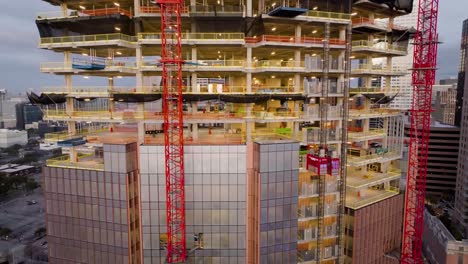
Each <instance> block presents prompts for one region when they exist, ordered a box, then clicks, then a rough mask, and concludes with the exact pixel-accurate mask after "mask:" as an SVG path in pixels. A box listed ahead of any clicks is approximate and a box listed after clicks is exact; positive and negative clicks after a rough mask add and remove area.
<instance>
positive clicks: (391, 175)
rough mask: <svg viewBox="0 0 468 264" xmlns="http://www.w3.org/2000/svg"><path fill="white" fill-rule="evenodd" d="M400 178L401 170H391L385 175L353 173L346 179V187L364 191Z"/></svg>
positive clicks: (368, 172)
mask: <svg viewBox="0 0 468 264" xmlns="http://www.w3.org/2000/svg"><path fill="white" fill-rule="evenodd" d="M400 178H401V170H397V169H390V170H389V171H388V172H385V173H379V172H374V171H367V172H365V174H364V175H362V174H361V175H353V173H350V174H348V177H347V178H346V187H348V188H353V189H364V188H369V187H372V186H375V185H378V184H382V183H386V182H390V181H394V180H398V179H400Z"/></svg>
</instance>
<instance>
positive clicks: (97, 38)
mask: <svg viewBox="0 0 468 264" xmlns="http://www.w3.org/2000/svg"><path fill="white" fill-rule="evenodd" d="M119 40H121V41H126V42H136V41H137V38H136V37H134V36H129V35H125V34H122V33H111V34H97V35H79V36H65V37H49V38H41V39H40V44H57V43H71V44H73V43H82V42H108V41H119Z"/></svg>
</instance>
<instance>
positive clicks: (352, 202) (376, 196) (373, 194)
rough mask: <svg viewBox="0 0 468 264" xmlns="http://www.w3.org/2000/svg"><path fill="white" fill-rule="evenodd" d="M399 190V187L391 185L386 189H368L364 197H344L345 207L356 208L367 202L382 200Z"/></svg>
mask: <svg viewBox="0 0 468 264" xmlns="http://www.w3.org/2000/svg"><path fill="white" fill-rule="evenodd" d="M399 192H400V189H399V188H397V187H392V186H391V187H389V188H388V189H386V190H370V192H369V191H366V197H354V198H352V199H346V207H349V208H352V209H358V208H361V207H364V206H366V205H368V204H372V203H375V202H378V201H381V200H384V199H386V198H388V197H392V196H394V195H396V194H398V193H399ZM367 195H368V196H367Z"/></svg>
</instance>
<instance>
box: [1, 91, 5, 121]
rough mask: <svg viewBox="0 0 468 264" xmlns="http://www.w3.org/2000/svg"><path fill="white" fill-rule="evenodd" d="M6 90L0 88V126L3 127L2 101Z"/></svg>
mask: <svg viewBox="0 0 468 264" xmlns="http://www.w3.org/2000/svg"><path fill="white" fill-rule="evenodd" d="M5 95H6V90H5V89H0V128H5V124H4V122H3V102H4V101H5Z"/></svg>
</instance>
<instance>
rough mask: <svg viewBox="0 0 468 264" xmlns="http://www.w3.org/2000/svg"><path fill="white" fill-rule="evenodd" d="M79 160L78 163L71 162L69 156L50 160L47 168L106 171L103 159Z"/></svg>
mask: <svg viewBox="0 0 468 264" xmlns="http://www.w3.org/2000/svg"><path fill="white" fill-rule="evenodd" d="M81 159H82V161H80V158H78V161H77V162H74V161H71V160H70V156H69V155H62V156H59V157H56V158H52V159H48V160H47V161H46V166H48V167H59V168H72V169H84V170H96V171H103V170H104V161H103V159H102V158H97V157H84V158H81Z"/></svg>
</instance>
